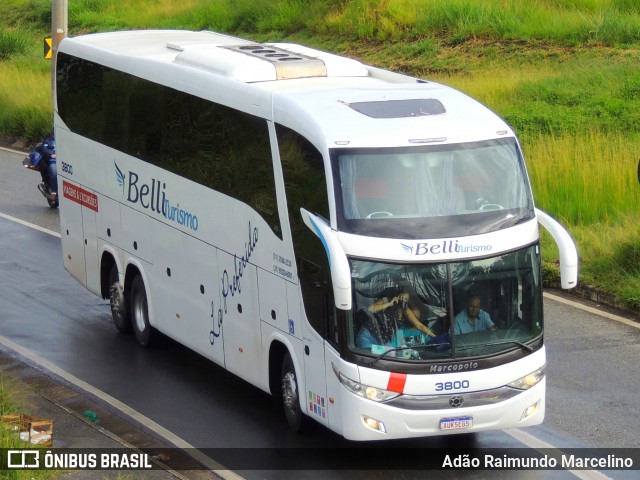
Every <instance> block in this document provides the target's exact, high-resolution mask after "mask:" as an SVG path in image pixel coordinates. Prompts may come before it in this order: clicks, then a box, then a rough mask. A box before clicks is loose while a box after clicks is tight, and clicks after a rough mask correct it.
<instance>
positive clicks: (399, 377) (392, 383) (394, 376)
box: [387, 372, 407, 393]
mask: <svg viewBox="0 0 640 480" xmlns="http://www.w3.org/2000/svg"><path fill="white" fill-rule="evenodd" d="M405 383H407V374H406V373H393V372H391V374H390V375H389V383H388V384H387V390H390V391H392V392H397V393H402V392H404V384H405Z"/></svg>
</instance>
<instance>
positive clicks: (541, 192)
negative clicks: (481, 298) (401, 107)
mask: <svg viewBox="0 0 640 480" xmlns="http://www.w3.org/2000/svg"><path fill="white" fill-rule="evenodd" d="M50 4H51V2H50V0H4V1H3V2H2V4H0V26H1V27H2V33H1V34H0V84H2V85H3V87H4V88H3V89H2V90H1V91H0V135H9V136H14V137H15V136H19V137H23V138H27V139H29V140H36V139H38V138H39V137H41V136H43V135H44V133H45V132H47V131H48V130H49V129H50V124H51V106H50V93H49V85H50V78H49V75H50V73H49V68H50V66H49V63H48V62H47V61H46V60H44V59H43V58H42V37H43V36H44V35H46V34H47V33H48V30H49V28H50V12H49V9H50ZM69 4H70V5H69V28H70V33H71V35H76V34H80V33H89V32H95V31H104V30H114V29H129V28H135V29H138V28H185V29H196V30H197V29H209V30H215V31H223V32H228V33H231V34H233V35H237V36H241V37H248V38H253V39H255V40H258V41H293V42H299V43H303V44H306V45H309V46H312V47H316V48H321V49H324V50H330V51H334V52H337V53H340V54H343V55H348V56H351V57H354V58H358V59H360V60H362V61H364V62H365V63H369V64H374V65H377V66H380V67H383V68H389V69H393V70H396V71H402V72H405V73H408V74H411V75H415V76H419V77H422V78H427V79H430V80H434V81H439V82H441V83H446V84H449V85H451V86H454V87H456V88H459V89H461V90H463V91H465V92H467V93H468V94H470V95H471V96H473V97H475V98H478V99H479V100H480V101H482V102H483V103H485V104H486V105H488V106H489V107H490V108H492V109H493V110H494V111H496V112H497V113H498V114H500V115H501V116H503V117H504V118H506V119H507V121H508V122H509V123H510V124H511V125H512V126H513V127H514V129H515V130H516V132H518V134H519V136H520V140H521V143H522V145H523V150H524V152H525V155H526V158H527V166H528V169H529V172H530V174H531V178H532V186H533V190H534V194H535V198H536V203H537V205H538V206H539V208H541V209H543V210H545V211H547V212H549V213H550V214H551V215H553V216H554V217H556V218H558V219H559V220H560V221H562V222H563V223H564V224H565V225H566V226H567V227H568V229H569V231H570V232H571V234H572V235H573V236H574V238H575V239H576V241H577V243H578V247H579V253H580V258H581V275H580V281H581V283H582V284H583V285H591V286H595V287H598V288H600V289H602V290H605V291H607V292H609V293H612V294H614V295H615V297H616V298H617V299H618V301H619V302H620V303H622V304H624V305H626V306H627V307H629V308H632V309H636V310H637V309H640V215H639V213H640V185H638V181H637V178H636V166H637V162H638V159H639V158H640V73H639V69H638V58H639V55H640V2H638V1H637V0H531V1H527V2H521V1H518V0H448V1H446V2H443V1H440V0H351V1H347V0H316V1H305V0H271V1H269V2H265V1H263V0H218V1H215V2H212V1H209V0H181V1H177V0H129V1H128V2H126V3H124V4H123V3H122V2H117V1H113V0H73V1H70V2H69ZM543 243H544V250H543V251H544V255H545V257H544V258H545V278H547V279H548V280H549V281H553V280H554V278H555V277H556V276H557V269H556V267H555V264H556V256H557V252H556V250H555V248H554V246H553V242H551V241H550V239H549V237H548V236H546V235H545V236H543Z"/></svg>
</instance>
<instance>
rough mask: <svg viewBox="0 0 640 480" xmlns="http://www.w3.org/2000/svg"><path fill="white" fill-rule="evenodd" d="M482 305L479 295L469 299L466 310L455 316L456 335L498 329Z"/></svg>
mask: <svg viewBox="0 0 640 480" xmlns="http://www.w3.org/2000/svg"><path fill="white" fill-rule="evenodd" d="M480 303H481V302H480V297H479V296H478V295H473V296H472V297H471V298H469V303H468V304H467V308H466V310H462V311H461V312H460V313H458V314H457V315H456V316H455V319H454V321H455V324H454V333H456V334H462V333H471V332H482V331H484V330H497V329H498V327H496V326H495V324H494V323H493V321H492V320H491V317H490V316H489V314H488V313H487V312H485V311H484V310H482V309H481V308H480Z"/></svg>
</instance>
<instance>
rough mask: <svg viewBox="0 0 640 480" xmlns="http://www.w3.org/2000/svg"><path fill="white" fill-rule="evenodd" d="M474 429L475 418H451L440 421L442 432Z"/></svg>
mask: <svg viewBox="0 0 640 480" xmlns="http://www.w3.org/2000/svg"><path fill="white" fill-rule="evenodd" d="M471 427H473V417H451V418H441V419H440V430H460V429H464V428H471Z"/></svg>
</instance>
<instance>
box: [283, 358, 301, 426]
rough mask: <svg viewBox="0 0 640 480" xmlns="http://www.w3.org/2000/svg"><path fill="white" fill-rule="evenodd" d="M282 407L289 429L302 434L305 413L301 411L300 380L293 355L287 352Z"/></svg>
mask: <svg viewBox="0 0 640 480" xmlns="http://www.w3.org/2000/svg"><path fill="white" fill-rule="evenodd" d="M281 379H282V406H283V407H284V415H285V417H286V419H287V423H288V424H289V428H291V430H293V431H294V432H301V431H302V430H303V427H304V423H305V422H304V420H305V419H304V413H302V410H301V409H300V392H299V390H298V379H297V377H296V370H295V368H294V366H293V360H292V359H291V355H290V354H289V353H288V352H287V354H286V355H285V357H284V359H283V361H282V376H281Z"/></svg>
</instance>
